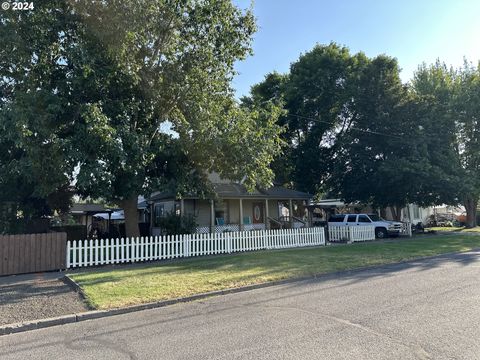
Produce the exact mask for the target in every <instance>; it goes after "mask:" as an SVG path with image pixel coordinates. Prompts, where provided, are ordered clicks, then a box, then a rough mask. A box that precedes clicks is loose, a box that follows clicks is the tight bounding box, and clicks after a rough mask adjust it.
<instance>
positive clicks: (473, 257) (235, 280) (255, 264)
mask: <svg viewBox="0 0 480 360" xmlns="http://www.w3.org/2000/svg"><path fill="white" fill-rule="evenodd" d="M279 255H280V256H278V257H275V258H274V260H272V257H271V256H268V259H264V258H263V257H261V256H260V257H255V258H254V260H252V259H251V258H247V257H246V256H245V258H244V259H242V255H234V256H233V257H234V258H233V259H232V256H223V257H220V256H217V257H210V259H207V258H203V259H194V260H192V259H189V260H188V263H187V261H177V262H175V263H170V264H159V265H155V264H152V263H150V264H131V265H126V266H125V265H123V266H122V268H117V267H113V268H111V269H100V270H94V271H92V272H91V274H93V275H95V276H94V277H90V276H87V277H86V278H84V279H82V278H81V277H80V278H79V283H80V284H81V286H85V287H88V286H94V285H97V284H103V283H112V284H116V283H120V282H122V281H123V280H125V278H126V277H131V276H135V277H138V278H141V277H142V276H146V277H155V276H159V277H163V276H166V277H169V276H172V282H170V281H169V282H170V285H172V283H174V282H175V279H174V275H179V274H180V276H181V277H182V280H184V279H185V278H184V277H183V276H186V277H188V275H189V274H190V273H192V271H197V272H198V273H197V276H202V277H206V276H212V280H211V281H208V280H207V281H202V283H201V284H200V285H199V287H204V286H207V285H210V286H216V289H217V290H219V289H225V288H228V287H235V286H242V285H249V284H255V283H261V282H268V281H278V280H285V279H289V278H301V277H308V276H314V275H320V276H321V278H320V279H323V280H325V279H331V278H336V279H341V280H346V279H350V281H349V282H346V283H344V284H343V285H342V286H348V285H349V284H352V283H355V282H360V281H364V280H367V279H370V278H372V277H386V276H394V275H395V272H397V271H400V270H406V269H415V270H416V271H425V270H429V269H432V268H435V267H439V266H442V265H443V264H444V263H452V262H453V263H455V264H460V265H463V266H467V265H469V264H471V263H474V262H477V261H479V259H480V252H475V251H472V252H467V253H455V254H446V255H445V254H444V255H435V257H433V258H427V259H417V260H415V259H411V258H412V257H413V255H412V256H410V259H409V258H408V257H407V258H406V260H402V259H394V260H392V259H390V258H388V256H387V257H386V259H382V258H381V257H379V256H378V254H377V255H372V258H371V259H370V260H371V261H370V262H368V261H367V262H365V261H364V260H365V259H364V258H363V259H362V256H361V254H360V255H359V257H358V258H357V259H355V260H356V261H355V262H354V263H352V264H351V266H350V267H347V268H345V265H344V262H346V261H349V260H350V261H351V260H352V257H351V255H343V256H342V255H341V254H339V255H340V256H338V257H337V258H335V259H331V258H330V257H324V256H322V257H321V258H320V259H318V260H319V261H321V260H325V261H335V263H336V265H335V266H332V264H331V263H330V264H329V266H327V267H325V268H322V267H319V266H317V265H316V264H314V263H312V259H307V260H305V259H302V258H301V256H300V255H298V254H296V255H295V256H285V254H280V252H279ZM364 255H366V254H364ZM382 261H383V264H382ZM399 261H404V262H402V263H399ZM386 262H387V264H385V263H386ZM388 262H390V263H389V264H388ZM201 263H205V264H207V265H208V266H202V265H205V264H201ZM172 264H175V265H174V266H171V265H172ZM196 265H200V266H196ZM362 265H363V266H362ZM132 270H134V271H135V273H134V274H132V273H131V271H132ZM137 271H138V272H137ZM245 271H247V272H248V273H245ZM221 272H225V275H224V276H222V274H221ZM194 281H195V279H194V278H192V284H194ZM222 285H223V286H222Z"/></svg>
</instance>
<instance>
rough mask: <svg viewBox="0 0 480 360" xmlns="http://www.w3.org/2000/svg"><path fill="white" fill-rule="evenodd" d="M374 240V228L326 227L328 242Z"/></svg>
mask: <svg viewBox="0 0 480 360" xmlns="http://www.w3.org/2000/svg"><path fill="white" fill-rule="evenodd" d="M369 240H375V226H371V225H362V226H344V225H329V226H328V241H331V242H339V241H349V242H358V241H369Z"/></svg>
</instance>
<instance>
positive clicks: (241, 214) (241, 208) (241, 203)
mask: <svg viewBox="0 0 480 360" xmlns="http://www.w3.org/2000/svg"><path fill="white" fill-rule="evenodd" d="M239 201H240V212H239V217H240V231H243V228H244V226H243V200H242V199H239Z"/></svg>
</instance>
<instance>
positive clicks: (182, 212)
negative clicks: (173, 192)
mask: <svg viewBox="0 0 480 360" xmlns="http://www.w3.org/2000/svg"><path fill="white" fill-rule="evenodd" d="M184 211H185V200H183V199H180V216H184V215H185V213H184Z"/></svg>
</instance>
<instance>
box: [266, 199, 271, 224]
mask: <svg viewBox="0 0 480 360" xmlns="http://www.w3.org/2000/svg"><path fill="white" fill-rule="evenodd" d="M269 216H270V215H269V214H268V199H265V229H267V230H270V221H269V220H268V217H269Z"/></svg>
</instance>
